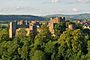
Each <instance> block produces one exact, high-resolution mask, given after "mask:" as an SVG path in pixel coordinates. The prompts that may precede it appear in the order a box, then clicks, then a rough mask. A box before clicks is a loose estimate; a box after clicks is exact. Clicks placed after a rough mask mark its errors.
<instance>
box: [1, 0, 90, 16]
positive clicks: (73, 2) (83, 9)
mask: <svg viewBox="0 0 90 60" xmlns="http://www.w3.org/2000/svg"><path fill="white" fill-rule="evenodd" d="M77 13H90V0H0V14H26V15H27V14H29V15H48V14H77Z"/></svg>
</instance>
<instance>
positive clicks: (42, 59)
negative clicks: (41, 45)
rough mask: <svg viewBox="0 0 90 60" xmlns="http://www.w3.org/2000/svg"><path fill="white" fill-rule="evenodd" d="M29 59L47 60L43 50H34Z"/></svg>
mask: <svg viewBox="0 0 90 60" xmlns="http://www.w3.org/2000/svg"><path fill="white" fill-rule="evenodd" d="M31 60H47V56H46V55H45V53H44V52H42V51H40V50H36V51H35V52H34V55H33V56H32V58H31Z"/></svg>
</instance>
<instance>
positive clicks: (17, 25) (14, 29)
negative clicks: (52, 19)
mask: <svg viewBox="0 0 90 60" xmlns="http://www.w3.org/2000/svg"><path fill="white" fill-rule="evenodd" d="M38 26H39V22H38V21H31V22H30V23H28V22H27V21H23V20H21V21H19V22H17V21H13V22H10V25H9V38H13V37H14V36H15V35H17V34H18V31H20V30H21V28H23V29H25V30H26V31H27V33H26V36H29V33H30V31H34V30H35V29H37V27H38Z"/></svg>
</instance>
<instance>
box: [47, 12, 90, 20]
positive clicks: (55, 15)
mask: <svg viewBox="0 0 90 60" xmlns="http://www.w3.org/2000/svg"><path fill="white" fill-rule="evenodd" d="M61 16H64V17H66V19H67V20H68V19H90V14H88V13H84V14H75V15H64V14H54V15H47V16H45V17H47V18H50V17H61Z"/></svg>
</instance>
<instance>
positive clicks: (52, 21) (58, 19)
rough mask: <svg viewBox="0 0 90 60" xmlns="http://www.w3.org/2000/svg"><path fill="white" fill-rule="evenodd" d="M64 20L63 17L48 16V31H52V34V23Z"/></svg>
mask: <svg viewBox="0 0 90 60" xmlns="http://www.w3.org/2000/svg"><path fill="white" fill-rule="evenodd" d="M64 21H65V17H55V18H54V17H52V18H50V22H49V24H48V26H49V31H50V32H51V33H52V34H54V25H55V24H56V23H60V22H64Z"/></svg>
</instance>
